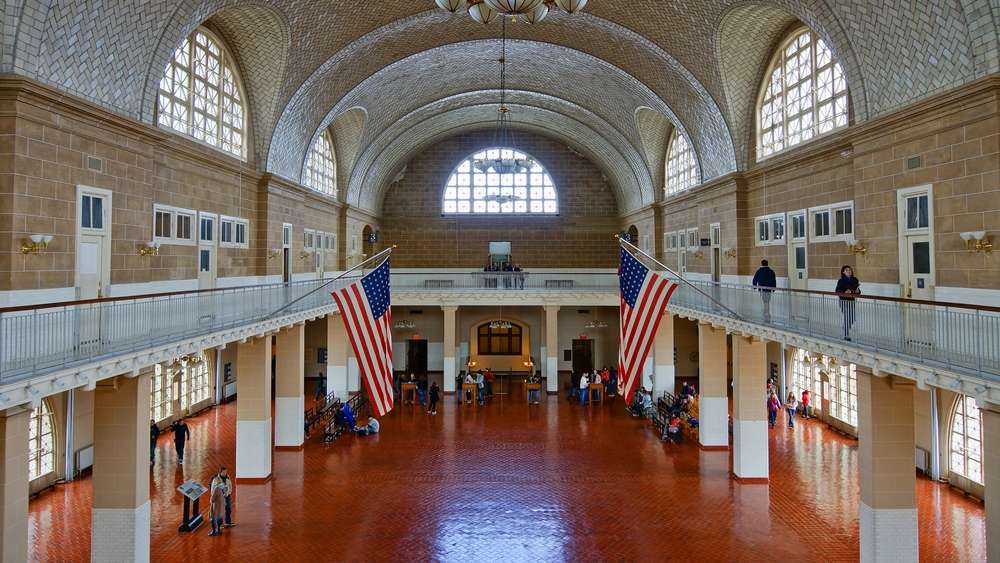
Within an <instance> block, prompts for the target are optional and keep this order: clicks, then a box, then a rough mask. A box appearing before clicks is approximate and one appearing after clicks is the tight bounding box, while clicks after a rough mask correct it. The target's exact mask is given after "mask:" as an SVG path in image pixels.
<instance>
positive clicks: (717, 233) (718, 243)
mask: <svg viewBox="0 0 1000 563" xmlns="http://www.w3.org/2000/svg"><path fill="white" fill-rule="evenodd" d="M709 232H710V233H711V243H712V247H711V249H712V253H711V255H710V256H709V257H710V259H711V267H712V283H714V284H719V283H722V224H720V223H712V224H711V225H710V226H709Z"/></svg>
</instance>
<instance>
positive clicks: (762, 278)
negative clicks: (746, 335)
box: [752, 260, 778, 323]
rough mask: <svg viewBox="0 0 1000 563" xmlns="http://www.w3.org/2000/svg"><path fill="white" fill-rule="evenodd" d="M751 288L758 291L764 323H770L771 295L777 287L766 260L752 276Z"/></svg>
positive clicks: (776, 281)
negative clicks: (762, 306)
mask: <svg viewBox="0 0 1000 563" xmlns="http://www.w3.org/2000/svg"><path fill="white" fill-rule="evenodd" d="M752 283H753V286H754V287H756V288H757V289H758V290H759V291H760V300H761V301H762V302H763V303H764V322H765V323H769V322H771V293H772V292H773V291H774V288H775V287H777V285H778V278H777V276H775V275H774V270H772V269H771V267H770V266H768V265H767V260H761V261H760V268H757V272H756V273H755V274H754V275H753V282H752Z"/></svg>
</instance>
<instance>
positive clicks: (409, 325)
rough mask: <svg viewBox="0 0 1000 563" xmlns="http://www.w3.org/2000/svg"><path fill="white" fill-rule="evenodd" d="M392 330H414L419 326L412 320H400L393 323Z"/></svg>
mask: <svg viewBox="0 0 1000 563" xmlns="http://www.w3.org/2000/svg"><path fill="white" fill-rule="evenodd" d="M392 328H394V329H397V330H413V329H415V328H417V325H416V324H415V323H414V322H413V321H411V320H410V319H399V320H397V321H394V322H393V323H392Z"/></svg>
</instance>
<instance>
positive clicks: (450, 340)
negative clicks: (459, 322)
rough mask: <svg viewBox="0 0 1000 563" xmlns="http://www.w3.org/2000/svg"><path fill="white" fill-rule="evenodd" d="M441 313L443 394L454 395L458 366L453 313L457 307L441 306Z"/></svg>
mask: <svg viewBox="0 0 1000 563" xmlns="http://www.w3.org/2000/svg"><path fill="white" fill-rule="evenodd" d="M441 311H442V312H444V350H443V351H442V354H443V357H444V368H443V369H444V374H443V377H444V392H445V393H454V392H455V376H456V375H458V374H457V373H456V372H455V366H456V365H458V364H457V362H456V361H455V349H456V347H455V313H456V311H458V307H455V306H442V307H441Z"/></svg>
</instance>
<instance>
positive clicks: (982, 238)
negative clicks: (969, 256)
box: [959, 231, 993, 252]
mask: <svg viewBox="0 0 1000 563" xmlns="http://www.w3.org/2000/svg"><path fill="white" fill-rule="evenodd" d="M959 236H961V237H962V240H964V241H965V249H966V250H968V251H969V252H990V251H992V250H993V242H992V241H990V237H988V236H986V231H967V232H964V233H961V234H960V235H959Z"/></svg>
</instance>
